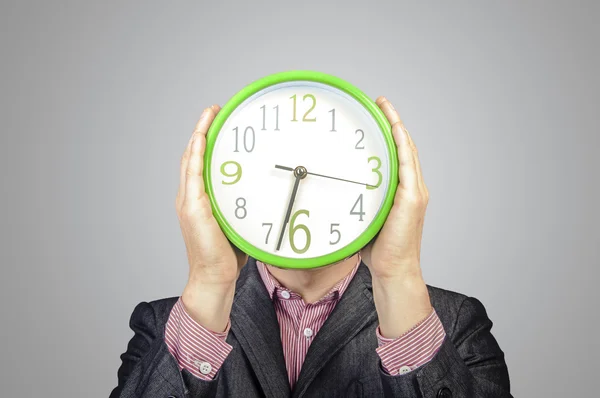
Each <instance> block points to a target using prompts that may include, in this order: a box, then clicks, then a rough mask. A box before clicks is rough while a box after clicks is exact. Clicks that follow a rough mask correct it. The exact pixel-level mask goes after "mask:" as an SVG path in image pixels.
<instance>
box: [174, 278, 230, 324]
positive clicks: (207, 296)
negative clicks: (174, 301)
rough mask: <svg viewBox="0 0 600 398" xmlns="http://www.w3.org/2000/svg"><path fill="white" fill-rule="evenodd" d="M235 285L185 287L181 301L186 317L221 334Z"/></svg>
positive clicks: (191, 285) (226, 320) (228, 313)
mask: <svg viewBox="0 0 600 398" xmlns="http://www.w3.org/2000/svg"><path fill="white" fill-rule="evenodd" d="M234 293H235V284H233V285H232V286H218V287H217V286H214V285H209V286H205V285H200V284H190V283H188V285H186V287H185V289H184V291H183V294H182V295H181V301H182V303H183V306H184V308H185V311H186V312H187V313H188V315H189V316H190V317H191V318H192V319H193V320H194V321H195V322H197V323H198V324H200V325H202V326H203V327H205V328H206V329H208V330H210V331H213V332H218V333H220V332H223V331H225V329H226V327H227V323H228V321H229V315H230V313H231V307H232V305H233V296H234Z"/></svg>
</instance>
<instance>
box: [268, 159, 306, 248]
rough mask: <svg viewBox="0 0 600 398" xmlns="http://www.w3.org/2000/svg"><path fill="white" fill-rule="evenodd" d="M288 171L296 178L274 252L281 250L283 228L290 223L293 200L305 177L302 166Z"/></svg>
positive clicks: (304, 170) (304, 169)
mask: <svg viewBox="0 0 600 398" xmlns="http://www.w3.org/2000/svg"><path fill="white" fill-rule="evenodd" d="M286 169H288V168H286ZM290 170H291V171H293V172H294V177H295V178H296V181H294V188H292V196H291V197H290V203H289V204H288V208H287V211H286V213H285V219H284V220H283V225H282V226H281V232H280V233H279V241H278V242H277V248H276V249H275V250H279V249H280V248H281V242H282V241H283V235H284V233H285V227H286V226H287V223H288V222H289V221H290V214H291V213H292V207H294V200H296V194H297V193H298V186H299V185H300V180H301V179H303V178H304V177H306V168H304V167H302V166H298V167H296V168H295V169H291V168H290Z"/></svg>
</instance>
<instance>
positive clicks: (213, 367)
mask: <svg viewBox="0 0 600 398" xmlns="http://www.w3.org/2000/svg"><path fill="white" fill-rule="evenodd" d="M360 262H361V260H360V257H359V259H358V262H357V264H356V265H355V266H354V268H352V270H351V271H350V273H349V274H348V275H347V276H346V277H345V278H344V279H342V280H340V281H339V282H338V283H337V284H336V285H335V286H334V287H333V288H331V290H330V291H329V292H328V293H327V294H326V295H325V296H324V297H323V298H321V299H320V300H319V301H317V302H315V303H310V304H308V303H306V302H305V301H304V300H303V299H302V297H301V296H300V295H299V294H298V293H295V292H293V291H291V290H289V289H287V288H286V287H284V286H282V285H281V284H280V283H279V282H278V281H277V280H276V279H275V278H274V277H273V275H271V273H270V272H269V270H268V268H267V267H266V266H265V264H263V263H261V262H258V261H257V268H258V271H259V273H260V276H261V279H262V281H263V283H264V285H265V287H266V289H267V292H268V293H269V297H270V298H271V300H272V301H273V305H274V307H275V312H276V314H277V320H278V322H279V330H280V333H281V341H282V344H283V354H284V358H285V364H286V368H287V373H288V379H289V382H290V386H291V387H292V388H293V387H294V385H295V383H296V381H297V379H298V376H299V375H300V370H301V369H302V364H303V363H304V358H305V357H306V353H307V352H308V348H309V347H310V344H311V343H312V341H313V340H314V338H315V336H316V334H317V333H318V332H319V330H320V329H321V327H322V326H323V324H324V323H325V320H326V319H327V317H328V316H329V314H331V312H332V311H333V309H334V308H335V305H336V304H337V303H338V302H339V300H340V298H341V297H342V294H343V293H344V291H345V290H346V288H347V287H348V285H349V284H350V281H351V280H352V278H353V277H354V275H355V274H356V271H357V270H358V267H359V265H360ZM229 328H230V324H228V325H227V329H226V331H225V332H223V333H215V332H212V331H210V330H208V329H206V328H204V327H203V326H201V325H199V324H198V323H196V322H195V321H194V320H193V319H192V318H191V317H190V316H189V315H188V314H187V313H186V312H185V308H184V306H183V303H182V301H181V298H180V299H179V300H178V302H177V304H175V306H174V307H173V310H172V311H171V314H170V316H169V320H168V322H167V325H166V330H165V341H166V344H167V346H168V347H169V351H170V352H171V354H172V355H173V356H174V357H175V358H176V359H177V362H178V363H179V367H180V368H181V369H183V368H185V369H187V370H188V371H189V372H190V373H192V374H193V375H194V376H196V377H199V378H201V379H204V380H211V379H213V378H214V376H215V374H216V373H217V371H218V370H219V368H220V367H221V366H222V364H223V362H224V361H225V359H226V357H227V355H229V352H230V351H231V349H232V347H231V345H229V344H227V343H226V342H225V339H226V337H227V333H228V331H229ZM376 335H377V340H378V347H377V348H376V352H377V353H378V355H379V357H380V358H381V363H382V366H383V368H384V369H385V370H386V371H387V372H388V373H389V374H391V375H398V374H404V373H406V372H409V371H411V370H413V369H415V368H417V367H419V366H422V365H424V364H425V363H427V362H428V361H430V360H431V358H433V356H434V355H435V354H436V353H437V351H438V350H439V348H440V347H441V345H442V343H443V341H444V338H445V336H446V334H445V332H444V328H443V325H442V323H441V321H440V319H439V318H438V316H437V314H436V313H435V310H433V311H432V312H431V314H430V315H429V316H428V317H427V318H426V319H424V320H422V321H421V322H419V323H418V324H417V325H415V326H414V327H413V328H411V329H410V330H409V331H407V332H406V333H404V334H403V335H402V336H400V337H398V338H396V339H388V338H385V337H383V336H382V335H381V334H380V330H379V327H377V329H376ZM207 364H209V365H210V366H207ZM200 369H203V371H204V372H202V371H200ZM208 369H210V371H208Z"/></svg>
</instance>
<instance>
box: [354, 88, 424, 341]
mask: <svg viewBox="0 0 600 398" xmlns="http://www.w3.org/2000/svg"><path fill="white" fill-rule="evenodd" d="M376 103H377V105H378V106H379V107H380V108H381V110H382V111H383V113H384V114H385V116H386V117H387V119H388V121H389V122H390V125H391V126H392V134H393V136H394V141H395V142H396V146H397V150H398V164H399V165H398V167H399V169H398V177H399V183H398V188H397V190H396V196H395V198H394V204H393V206H392V209H391V211H390V213H389V215H388V218H387V220H386V222H385V224H384V225H383V228H382V229H381V231H380V232H379V234H378V236H377V238H376V239H375V240H374V241H373V242H371V243H370V244H369V245H367V246H366V247H365V248H363V249H362V250H361V256H362V259H363V261H364V263H365V264H366V265H367V266H368V267H369V270H370V271H371V276H372V280H373V297H374V300H375V306H376V308H377V313H378V316H379V327H380V331H381V334H382V335H383V336H384V337H388V338H396V337H398V336H400V335H401V334H403V333H404V332H406V331H407V330H409V329H410V328H411V327H413V326H414V325H415V324H417V323H418V322H419V321H421V320H423V319H425V318H426V317H427V316H428V315H429V314H430V313H431V311H432V307H431V302H430V300H429V293H428V292H427V286H426V285H425V282H424V281H423V278H422V275H421V266H420V252H421V238H422V235H423V223H424V220H425V211H426V208H427V203H428V201H429V192H428V190H427V187H426V186H425V182H424V181H423V176H422V173H421V165H420V163H419V156H418V153H417V148H416V146H415V144H414V142H413V140H412V138H411V136H410V134H409V133H408V131H407V130H406V128H405V127H404V124H403V123H402V120H401V119H400V116H399V115H398V112H396V110H395V109H394V107H393V106H392V104H391V103H390V102H389V101H388V100H387V99H386V98H385V97H379V98H378V99H377V101H376Z"/></svg>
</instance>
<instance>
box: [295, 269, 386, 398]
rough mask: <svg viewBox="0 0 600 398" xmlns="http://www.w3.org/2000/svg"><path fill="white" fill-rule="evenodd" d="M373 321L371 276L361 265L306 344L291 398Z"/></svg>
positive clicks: (300, 394) (301, 392)
mask: <svg viewBox="0 0 600 398" xmlns="http://www.w3.org/2000/svg"><path fill="white" fill-rule="evenodd" d="M376 318H377V312H376V310H375V305H374V303H373V294H372V290H371V273H370V272H369V269H368V268H367V266H366V265H365V264H364V263H362V262H361V264H360V266H359V267H358V270H357V271H356V274H355V275H354V277H353V278H352V281H351V282H350V284H349V285H348V287H347V289H346V291H345V292H344V294H343V295H342V298H341V299H340V301H339V302H338V303H337V304H336V306H335V308H334V309H333V311H332V312H331V315H329V317H328V318H327V320H326V321H325V323H324V324H323V326H322V327H321V329H320V330H319V333H317V335H316V336H315V340H314V341H313V342H312V344H311V345H310V347H309V349H308V352H307V354H306V358H305V359H304V363H303V364H302V370H301V371H300V376H299V378H298V381H297V382H296V385H295V386H294V391H293V397H294V398H298V397H302V396H303V395H304V394H305V392H306V390H307V388H308V387H309V385H310V383H311V382H312V381H313V380H314V378H315V377H316V376H317V374H318V373H319V372H320V371H321V369H323V367H324V366H325V365H326V364H327V362H328V361H329V360H330V359H331V358H332V357H333V356H334V355H335V354H336V353H337V352H338V351H339V350H340V349H341V348H342V347H344V345H346V344H347V343H348V342H349V341H350V340H351V339H352V338H353V337H354V336H356V334H358V332H360V331H361V330H362V329H363V328H364V327H366V326H367V325H368V324H370V323H371V322H373V321H374V320H375V319H376Z"/></svg>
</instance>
